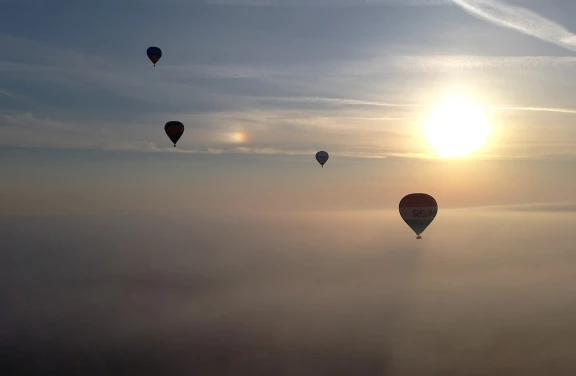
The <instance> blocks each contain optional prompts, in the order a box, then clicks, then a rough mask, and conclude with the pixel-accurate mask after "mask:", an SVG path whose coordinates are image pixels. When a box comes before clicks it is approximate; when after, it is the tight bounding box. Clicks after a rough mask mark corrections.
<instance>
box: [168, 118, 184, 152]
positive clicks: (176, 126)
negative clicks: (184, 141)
mask: <svg viewBox="0 0 576 376" xmlns="http://www.w3.org/2000/svg"><path fill="white" fill-rule="evenodd" d="M164 131H165V132H166V134H167V135H168V138H170V140H172V142H173V143H174V147H176V143H177V142H178V140H179V139H180V137H182V134H183V133H184V124H182V123H181V122H179V121H169V122H168V123H166V125H165V126H164Z"/></svg>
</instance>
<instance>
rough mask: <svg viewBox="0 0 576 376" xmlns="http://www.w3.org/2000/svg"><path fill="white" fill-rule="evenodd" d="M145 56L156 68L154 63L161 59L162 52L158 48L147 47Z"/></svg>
mask: <svg viewBox="0 0 576 376" xmlns="http://www.w3.org/2000/svg"><path fill="white" fill-rule="evenodd" d="M146 55H148V59H150V61H151V62H152V63H153V64H154V66H156V63H157V62H158V60H160V58H161V57H162V50H161V49H159V48H158V47H148V49H147V50H146Z"/></svg>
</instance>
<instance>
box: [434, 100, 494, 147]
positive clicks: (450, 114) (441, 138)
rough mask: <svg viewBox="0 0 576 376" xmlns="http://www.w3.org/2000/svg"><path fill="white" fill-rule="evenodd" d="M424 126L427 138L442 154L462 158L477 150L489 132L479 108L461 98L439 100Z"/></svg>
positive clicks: (488, 125) (488, 126) (484, 117)
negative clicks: (439, 102)
mask: <svg viewBox="0 0 576 376" xmlns="http://www.w3.org/2000/svg"><path fill="white" fill-rule="evenodd" d="M424 128H425V134H426V137H427V138H428V141H429V142H430V144H431V145H432V147H433V148H434V149H435V150H436V151H437V153H438V154H439V155H440V156H443V157H461V156H465V155H467V154H470V153H473V152H475V151H477V150H479V149H480V148H482V146H484V144H485V142H486V138H487V137H488V135H489V133H490V123H489V122H488V120H487V118H486V116H485V113H484V111H483V110H482V108H481V107H480V106H478V105H476V104H474V103H473V102H470V101H468V100H466V99H464V98H460V97H455V98H451V99H449V100H447V101H445V102H443V103H441V104H440V105H439V106H438V107H437V108H436V109H435V110H434V111H433V113H432V114H431V115H430V117H429V118H428V119H427V120H426V121H425V124H424Z"/></svg>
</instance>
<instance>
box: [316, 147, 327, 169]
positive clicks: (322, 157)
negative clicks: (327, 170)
mask: <svg viewBox="0 0 576 376" xmlns="http://www.w3.org/2000/svg"><path fill="white" fill-rule="evenodd" d="M328 158H330V156H329V155H328V153H326V152H325V151H319V152H318V153H316V160H317V161H318V163H320V165H321V166H322V168H324V163H326V162H327V161H328Z"/></svg>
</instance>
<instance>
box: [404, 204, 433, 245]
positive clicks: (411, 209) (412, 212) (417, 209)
mask: <svg viewBox="0 0 576 376" xmlns="http://www.w3.org/2000/svg"><path fill="white" fill-rule="evenodd" d="M398 209H399V210H400V216H402V219H403V220H404V222H406V224H407V225H408V226H410V228H411V229H412V230H413V231H414V232H415V233H416V235H417V237H416V239H422V237H421V236H420V234H421V233H423V232H424V230H425V229H426V227H428V225H430V223H432V221H433V220H434V218H435V217H436V213H438V204H437V203H436V200H435V199H434V197H432V196H430V195H427V194H426V193H411V194H409V195H407V196H404V198H403V199H402V200H400V205H399V206H398Z"/></svg>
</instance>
